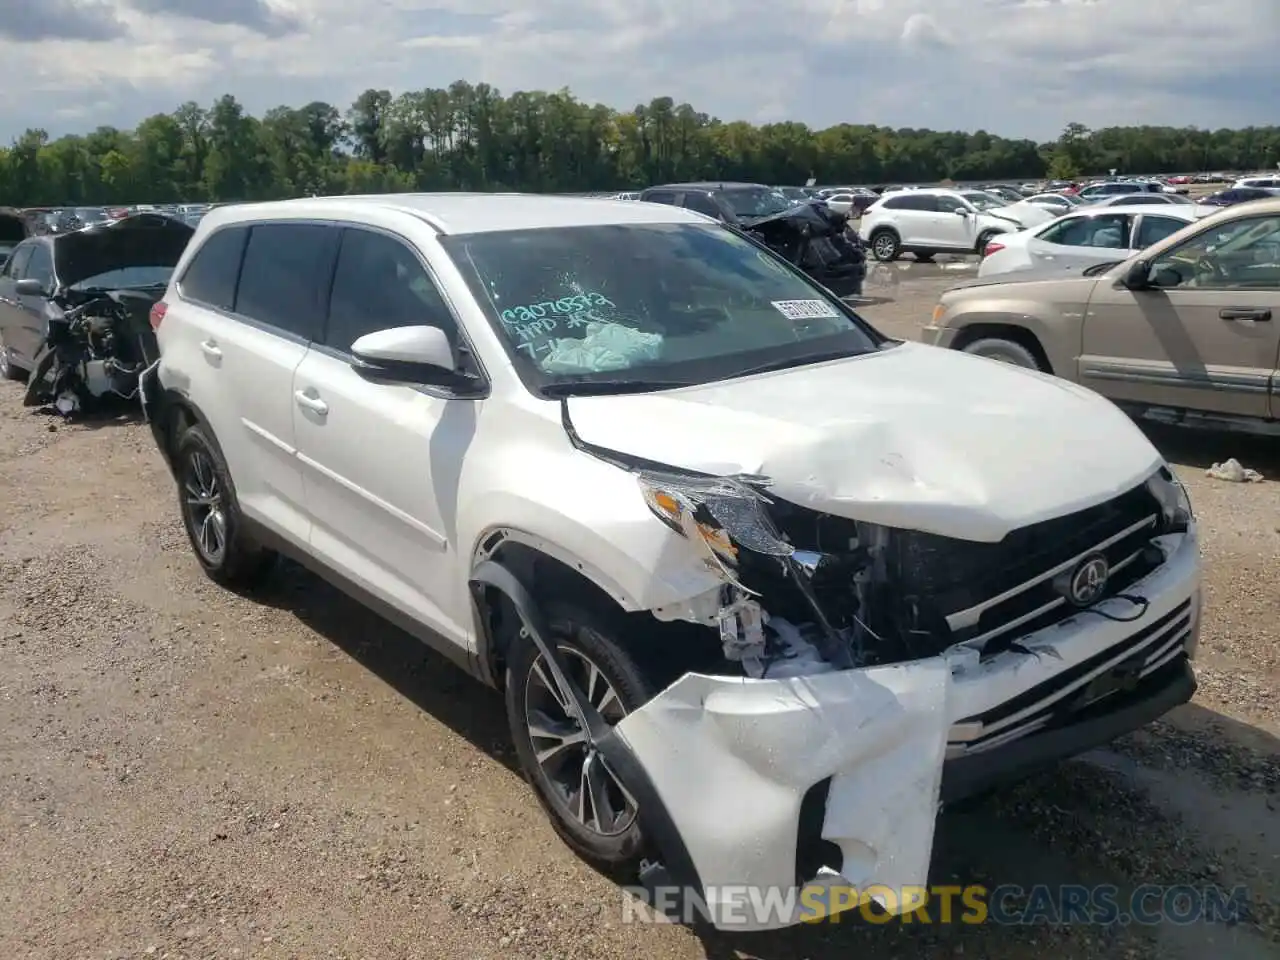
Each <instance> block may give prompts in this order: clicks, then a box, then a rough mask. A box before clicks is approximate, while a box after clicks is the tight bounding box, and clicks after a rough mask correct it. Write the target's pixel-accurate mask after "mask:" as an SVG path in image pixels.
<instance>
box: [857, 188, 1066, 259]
mask: <svg viewBox="0 0 1280 960" xmlns="http://www.w3.org/2000/svg"><path fill="white" fill-rule="evenodd" d="M1018 207H1019V210H1018V211H1017V212H1013V208H1012V206H1011V205H1008V204H1006V203H1005V201H1004V200H1002V199H1001V198H999V197H996V196H994V195H992V194H989V193H983V192H982V191H981V190H945V189H927V190H902V191H897V192H894V193H886V194H885V195H884V196H882V197H881V198H880V199H879V200H877V201H876V202H875V203H873V204H872V205H871V206H869V207H867V209H866V210H864V211H863V213H862V220H861V221H860V222H859V224H858V235H859V236H860V237H861V238H862V241H863V243H865V244H867V246H868V247H870V249H871V253H872V255H873V256H874V257H875V258H876V259H877V260H882V261H888V260H896V259H898V257H899V256H900V255H901V254H904V253H914V254H915V255H916V259H917V260H928V259H930V258H931V257H932V256H933V255H934V254H935V253H981V252H982V251H983V250H985V249H986V246H987V244H988V243H990V242H991V238H992V237H994V236H996V235H998V234H1001V233H1008V232H1010V231H1012V230H1021V229H1023V228H1024V227H1032V226H1036V225H1038V224H1040V223H1043V222H1046V221H1048V220H1052V219H1053V216H1052V214H1050V213H1048V211H1046V210H1043V209H1042V208H1041V207H1038V206H1036V205H1034V204H1028V203H1022V204H1019V205H1018Z"/></svg>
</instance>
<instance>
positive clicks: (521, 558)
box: [142, 194, 1200, 929]
mask: <svg viewBox="0 0 1280 960" xmlns="http://www.w3.org/2000/svg"><path fill="white" fill-rule="evenodd" d="M156 314H157V315H158V317H159V318H160V320H161V322H160V323H159V325H158V342H159V348H160V359H159V361H158V362H157V363H155V364H153V365H152V366H151V367H150V368H148V370H147V371H146V372H145V373H144V375H143V377H142V399H143V404H144V409H145V410H146V412H147V416H148V418H149V420H150V423H151V426H152V429H153V432H154V434H155V437H156V441H157V443H158V445H159V447H160V449H161V451H162V452H163V453H164V455H165V456H166V458H167V459H168V461H169V463H170V465H171V467H172V470H173V474H174V478H175V484H176V488H177V494H178V506H179V509H180V511H181V516H182V518H183V520H184V523H185V524H186V528H187V532H188V535H189V537H190V540H191V544H192V549H193V552H194V554H195V557H196V559H197V560H198V561H199V563H200V564H201V566H202V567H203V568H204V570H205V571H206V572H207V573H208V574H209V575H210V576H211V577H212V578H214V579H215V580H216V581H218V582H220V583H224V584H228V585H239V586H245V585H252V584H255V583H258V582H260V581H261V580H262V579H263V578H264V577H267V576H269V572H270V570H271V568H272V564H273V561H274V560H275V558H276V557H277V556H278V555H280V554H285V555H288V556H290V557H292V558H294V559H295V560H297V561H299V562H301V563H303V564H305V565H307V566H308V567H310V568H312V569H313V570H315V571H317V572H318V573H320V575H321V576H324V577H326V578H327V579H329V580H331V581H332V582H334V583H335V584H337V585H339V586H340V587H342V588H343V589H345V590H347V591H348V592H350V593H351V594H352V595H353V596H355V597H357V598H359V599H360V600H361V601H362V602H364V603H365V604H367V605H369V606H370V607H372V608H373V609H375V610H378V611H380V612H381V613H383V614H384V615H386V616H387V617H388V618H389V619H391V620H392V621H393V622H395V623H397V624H398V625H400V626H402V627H404V628H405V629H406V630H408V631H409V632H411V633H412V634H414V635H415V636H417V637H419V638H421V639H422V640H423V641H424V642H426V643H428V644H431V645H432V646H434V647H435V648H436V649H438V650H440V651H441V652H443V653H444V654H446V655H448V656H450V657H452V658H453V659H454V660H456V661H457V662H458V663H459V664H460V665H462V666H463V667H464V668H465V669H467V670H469V671H470V672H472V673H473V674H475V675H476V676H477V677H479V678H480V679H481V680H483V681H484V682H486V683H489V684H492V685H494V686H496V687H499V688H501V689H503V690H504V692H505V697H506V706H507V712H508V717H509V722H510V727H511V734H512V737H513V739H514V742H515V747H516V751H517V754H518V756H519V759H520V762H521V765H522V767H523V769H524V771H525V774H526V775H527V777H528V779H529V782H530V783H531V784H532V786H533V788H534V790H535V791H536V793H537V795H538V798H539V799H540V801H541V802H542V804H543V806H544V807H545V809H546V810H547V812H548V814H549V816H550V818H551V820H552V822H553V823H554V824H555V826H556V829H557V830H558V831H559V833H560V835H561V836H562V837H563V838H564V839H565V840H566V841H567V842H568V843H569V844H570V845H571V846H572V847H573V848H574V849H575V850H576V851H578V852H579V853H580V854H582V855H583V856H585V857H587V858H589V859H591V860H592V861H593V862H595V863H597V864H600V865H602V866H605V867H607V868H610V869H611V870H613V871H615V872H621V873H623V874H624V875H625V874H631V875H636V874H638V875H639V876H640V878H641V879H642V880H643V881H644V882H645V883H647V884H649V885H651V886H654V887H658V886H661V887H663V888H667V887H670V886H675V887H679V888H681V889H683V890H686V891H690V892H691V893H692V894H693V895H695V896H696V897H698V898H700V899H701V900H702V901H703V902H704V903H705V906H706V908H707V912H708V915H709V918H710V919H711V920H712V921H713V922H714V923H716V924H718V925H720V926H724V927H734V928H735V929H742V928H743V923H742V909H741V908H742V907H743V906H744V904H743V898H744V897H749V896H751V895H750V894H749V893H748V891H762V892H763V896H765V897H766V898H767V897H770V896H772V893H771V892H772V891H778V890H780V889H781V890H790V891H795V890H797V889H799V888H802V887H804V888H811V887H814V886H816V887H819V888H824V889H830V888H832V887H836V886H842V887H852V888H855V889H856V890H859V891H870V890H872V889H873V888H876V887H879V888H881V889H888V890H895V891H905V890H906V889H908V888H912V889H916V888H919V887H921V886H923V885H925V884H926V882H927V879H928V878H927V871H928V867H929V861H930V854H931V849H932V845H933V832H934V821H935V817H936V815H937V812H938V809H939V805H940V803H947V802H951V801H953V800H955V799H958V798H960V797H965V796H970V795H973V794H974V793H976V792H979V791H982V790H985V789H987V788H989V787H991V786H994V785H996V784H999V783H1001V782H1003V781H1007V780H1009V779H1010V778H1016V777H1020V776H1023V775H1025V774H1026V773H1027V772H1029V771H1031V770H1034V769H1036V768H1037V767H1039V766H1042V765H1044V764H1048V763H1052V762H1054V761H1056V760H1058V759H1060V758H1063V757H1068V756H1072V755H1074V754H1076V753H1079V752H1081V751H1083V750H1086V749H1088V748H1090V747H1092V746H1094V745H1096V744H1100V743H1103V742H1105V741H1107V740H1110V739H1111V738H1113V737H1115V736H1117V735H1119V734H1122V733H1124V732H1126V731H1129V730H1132V729H1133V728H1135V727H1138V726H1140V725H1142V724H1144V723H1146V722H1148V721H1149V720H1151V719H1153V718H1155V717H1158V716H1160V715H1161V714H1162V713H1164V712H1165V711H1167V710H1168V709H1170V708H1171V707H1173V706H1174V705H1176V704H1179V703H1182V702H1185V701H1186V700H1188V699H1190V697H1191V695H1192V693H1193V692H1194V690H1195V679H1194V675H1193V672H1192V669H1191V659H1192V657H1193V655H1194V652H1195V648H1196V643H1197V638H1198V634H1199V626H1200V560H1199V552H1198V546H1197V535H1196V525H1195V520H1194V518H1193V514H1192V510H1191V505H1190V503H1189V501H1188V499H1187V496H1186V492H1185V490H1184V489H1183V487H1182V485H1181V484H1180V483H1179V482H1178V480H1177V479H1176V477H1175V476H1174V475H1173V474H1172V473H1171V472H1170V470H1169V468H1168V466H1167V465H1166V464H1165V463H1164V462H1163V461H1162V459H1161V458H1160V456H1159V454H1158V453H1157V452H1156V451H1155V449H1154V448H1153V447H1152V446H1151V444H1150V443H1149V442H1148V441H1147V439H1146V438H1145V437H1144V435H1143V434H1142V433H1141V432H1140V431H1139V430H1138V429H1137V428H1136V427H1135V426H1134V424H1133V423H1132V422H1131V421H1130V420H1129V419H1128V418H1127V417H1125V416H1124V415H1123V414H1122V413H1120V412H1119V411H1118V410H1117V409H1116V408H1115V407H1114V406H1113V405H1112V404H1111V403H1109V402H1108V401H1106V400H1104V399H1102V398H1101V397H1099V396H1097V395H1096V394H1094V393H1092V392H1090V391H1088V390H1084V389H1081V388H1079V387H1076V386H1072V385H1070V384H1067V383H1064V382H1062V381H1060V380H1056V379H1054V378H1052V377H1049V376H1045V375H1042V374H1038V373H1035V372H1030V371H1026V370H1021V369H1018V368H1015V367H1012V366H1009V365H1007V364H1001V363H997V362H994V361H990V360H986V359H983V358H979V357H973V356H969V355H964V354H958V353H955V352H951V351H944V350H938V349H936V348H932V347H927V346H922V345H918V344H912V343H904V342H899V341H894V340H890V339H888V338H886V337H884V336H883V335H881V334H880V333H878V332H877V331H876V330H875V329H873V328H872V327H871V326H869V325H868V324H867V323H866V322H865V321H863V320H862V319H861V318H860V317H859V316H858V315H857V314H856V313H855V312H854V311H853V310H851V309H850V307H849V306H848V305H847V304H845V303H843V302H841V301H840V300H839V299H837V298H836V297H835V296H833V295H832V294H831V293H830V292H828V291H826V290H825V289H823V288H821V287H819V286H817V285H815V284H814V282H813V281H812V280H810V279H809V278H808V277H807V276H806V275H805V274H804V273H803V272H801V271H800V270H798V269H797V268H796V267H794V266H793V265H792V264H790V263H789V262H787V261H786V260H785V259H784V258H782V257H779V256H777V255H775V254H773V253H772V252H770V251H769V250H766V249H762V248H761V247H760V246H759V245H758V244H754V243H752V242H751V241H749V240H747V239H745V238H743V237H742V236H740V235H738V234H737V233H735V232H734V231H732V230H730V229H727V228H725V227H724V226H722V225H720V224H717V223H712V222H709V221H708V220H707V219H706V218H704V217H700V216H698V215H697V214H693V213H690V212H687V211H685V210H682V209H679V208H676V207H671V206H665V205H661V204H638V203H628V202H613V201H604V200H592V199H578V198H564V197H525V196H492V197H489V196H464V195H422V194H420V195H404V196H382V197H345V198H329V199H321V198H315V199H306V200H296V201H287V202H282V203H266V204H256V205H253V206H244V207H230V208H222V209H216V210H213V211H212V212H210V213H209V214H208V215H207V216H206V217H205V218H204V220H202V221H201V223H200V225H199V227H198V228H197V232H196V237H195V239H194V240H193V241H192V243H191V245H190V246H189V247H188V249H187V252H186V253H185V254H184V256H183V260H182V263H180V264H179V266H178V269H177V271H176V273H175V277H174V280H173V282H172V283H171V284H170V286H169V289H168V291H167V293H166V295H165V298H164V300H163V301H162V303H161V304H159V305H157V308H156ZM868 895H869V896H872V899H873V900H874V901H875V902H877V903H879V904H880V905H881V906H882V907H883V908H884V909H885V910H887V911H890V912H894V911H901V910H903V909H909V908H910V903H911V901H909V900H908V899H907V898H906V897H898V896H891V897H886V896H875V895H872V894H868ZM842 902H847V904H848V905H852V903H853V902H856V901H847V898H842ZM801 919H803V916H802V914H801V912H798V911H795V910H793V911H790V912H788V911H781V912H774V913H773V914H771V915H770V916H769V917H759V916H757V917H756V918H755V922H754V924H752V923H748V924H747V925H748V926H750V925H755V926H778V925H786V924H789V923H794V922H797V921H799V920H801Z"/></svg>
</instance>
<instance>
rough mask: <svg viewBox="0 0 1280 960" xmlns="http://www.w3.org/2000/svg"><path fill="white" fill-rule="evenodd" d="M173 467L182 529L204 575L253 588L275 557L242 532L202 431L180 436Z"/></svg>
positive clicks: (223, 472) (227, 478) (215, 452)
mask: <svg viewBox="0 0 1280 960" xmlns="http://www.w3.org/2000/svg"><path fill="white" fill-rule="evenodd" d="M174 467H175V471H174V472H175V473H176V475H177V478H178V497H179V503H180V505H181V508H182V524H183V526H184V527H185V528H186V530H187V537H188V538H189V539H190V540H191V548H192V550H194V551H195V555H196V559H197V560H198V561H199V562H200V566H201V567H202V568H203V569H204V572H205V573H206V574H207V575H208V576H209V577H210V578H211V579H212V580H214V581H216V582H217V583H220V584H222V585H223V586H225V587H231V588H237V589H240V588H248V587H254V586H257V585H258V584H259V583H261V581H262V579H263V578H264V577H265V576H266V575H267V573H268V572H269V571H270V569H271V567H272V566H273V564H274V562H275V559H276V555H275V553H274V552H273V551H271V550H268V549H266V548H264V547H262V546H260V545H258V544H257V543H255V542H254V541H253V539H252V538H251V537H250V536H249V534H248V532H247V531H246V530H245V525H244V518H243V517H242V515H241V513H240V505H239V503H238V502H237V501H236V492H235V487H234V486H233V485H232V483H231V474H230V472H229V471H228V470H227V464H226V461H225V460H224V459H223V457H222V451H221V450H219V449H218V447H217V445H216V444H215V443H213V441H212V440H210V438H209V436H208V435H207V434H206V433H205V430H204V428H203V427H201V426H198V425H197V426H193V427H188V428H187V429H186V430H184V431H183V433H182V436H181V437H179V438H178V444H177V451H176V455H175V457H174Z"/></svg>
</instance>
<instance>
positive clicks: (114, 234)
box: [54, 213, 195, 287]
mask: <svg viewBox="0 0 1280 960" xmlns="http://www.w3.org/2000/svg"><path fill="white" fill-rule="evenodd" d="M194 233H195V230H193V229H192V228H191V227H189V226H188V225H187V224H185V223H183V222H182V221H181V220H177V219H175V218H173V217H166V216H163V215H161V214H155V213H139V214H135V215H134V216H131V217H124V218H122V219H120V220H111V221H108V222H106V223H98V224H94V225H93V226H90V227H85V228H84V229H82V230H73V231H71V232H70V233H64V234H59V235H58V237H57V239H56V240H55V241H54V258H55V260H56V266H57V271H58V280H59V281H60V282H61V284H62V285H63V286H64V287H69V286H73V285H74V284H77V283H79V282H80V281H81V280H86V279H88V278H89V277H96V276H98V275H99V274H102V273H107V272H108V271H110V270H119V269H122V268H124V267H176V266H177V265H178V260H179V259H180V258H181V257H182V251H183V250H185V249H186V247H187V244H188V243H189V242H190V241H191V237H192V235H193V234H194Z"/></svg>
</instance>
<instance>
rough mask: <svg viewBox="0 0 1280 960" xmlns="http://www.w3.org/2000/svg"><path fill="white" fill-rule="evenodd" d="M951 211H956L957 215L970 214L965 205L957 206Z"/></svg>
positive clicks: (965, 215)
mask: <svg viewBox="0 0 1280 960" xmlns="http://www.w3.org/2000/svg"><path fill="white" fill-rule="evenodd" d="M951 212H952V213H954V214H955V215H956V216H957V217H967V216H968V215H969V211H968V210H966V209H965V208H964V207H957V208H956V209H955V210H952V211H951Z"/></svg>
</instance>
